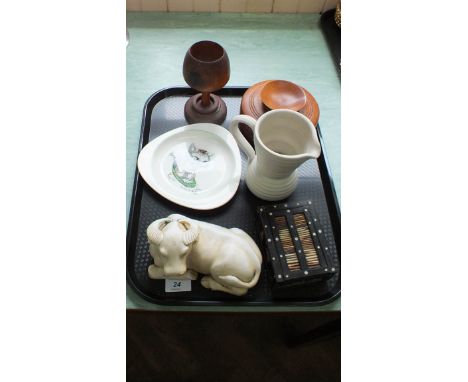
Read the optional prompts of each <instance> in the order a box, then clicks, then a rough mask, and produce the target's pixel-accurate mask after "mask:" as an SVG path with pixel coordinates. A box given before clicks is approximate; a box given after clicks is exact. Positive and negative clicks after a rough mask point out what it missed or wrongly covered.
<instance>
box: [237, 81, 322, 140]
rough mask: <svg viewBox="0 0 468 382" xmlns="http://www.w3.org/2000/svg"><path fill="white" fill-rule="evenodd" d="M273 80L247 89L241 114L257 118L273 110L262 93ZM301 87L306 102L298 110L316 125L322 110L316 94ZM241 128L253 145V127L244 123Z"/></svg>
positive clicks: (242, 102)
mask: <svg viewBox="0 0 468 382" xmlns="http://www.w3.org/2000/svg"><path fill="white" fill-rule="evenodd" d="M272 81H274V80H267V81H262V82H258V83H256V84H254V85H252V86H251V87H250V88H248V89H247V91H246V92H245V93H244V95H243V96H242V101H241V107H240V113H241V114H247V115H250V116H251V117H253V118H255V119H258V118H260V116H261V115H262V114H264V113H266V112H267V111H270V110H271V109H270V108H269V107H267V106H266V105H265V104H264V103H263V101H262V97H261V93H262V90H263V88H264V87H265V86H266V85H267V84H268V83H270V82H272ZM301 89H302V91H303V92H304V94H305V96H306V103H305V105H304V107H303V108H302V109H300V110H298V112H299V113H301V114H304V115H305V116H306V117H307V118H309V119H310V120H311V122H312V123H313V124H314V126H317V123H318V120H319V116H320V110H319V106H318V104H317V101H316V100H315V98H314V96H313V95H312V94H310V93H309V92H308V91H307V90H306V89H304V88H303V87H301ZM239 128H240V130H241V131H242V134H244V136H245V138H246V139H247V140H248V141H249V142H250V144H251V145H253V133H252V129H251V128H250V127H248V126H247V125H244V124H239Z"/></svg>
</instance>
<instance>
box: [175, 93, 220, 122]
mask: <svg viewBox="0 0 468 382" xmlns="http://www.w3.org/2000/svg"><path fill="white" fill-rule="evenodd" d="M226 114H227V108H226V104H225V103H224V101H223V100H222V99H221V97H219V96H217V95H215V94H210V103H209V104H208V106H203V105H202V94H201V93H198V94H195V95H194V96H192V97H190V98H189V99H188V101H187V102H186V103H185V107H184V115H185V119H186V120H187V122H188V123H198V122H207V123H215V124H217V125H220V124H221V123H223V122H224V120H225V119H226Z"/></svg>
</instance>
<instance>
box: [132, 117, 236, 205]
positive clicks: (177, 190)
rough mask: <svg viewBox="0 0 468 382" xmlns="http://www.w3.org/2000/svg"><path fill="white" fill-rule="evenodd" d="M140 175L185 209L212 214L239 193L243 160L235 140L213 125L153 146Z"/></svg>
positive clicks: (183, 130) (145, 152) (172, 134)
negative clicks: (209, 211) (211, 212)
mask: <svg viewBox="0 0 468 382" xmlns="http://www.w3.org/2000/svg"><path fill="white" fill-rule="evenodd" d="M138 171H139V172H140V175H141V176H142V177H143V179H144V180H145V182H146V183H147V184H148V185H149V186H150V187H151V188H152V189H153V190H154V191H156V192H157V193H158V194H160V195H161V196H163V197H165V198H166V199H168V200H170V201H172V202H174V203H177V204H179V205H181V206H185V207H189V208H193V209H196V210H210V209H213V208H217V207H220V206H222V205H224V204H225V203H227V202H228V201H229V200H231V198H232V197H233V196H234V194H235V193H236V191H237V188H238V187H239V181H240V176H241V158H240V152H239V148H238V146H237V143H236V141H235V140H234V137H233V136H232V135H231V133H230V132H229V131H228V130H227V129H225V128H224V127H221V126H218V125H214V124H212V123H196V124H193V125H188V126H182V127H179V128H177V129H174V130H171V131H169V132H167V133H165V134H162V135H160V136H159V137H157V138H156V139H154V140H152V141H151V142H149V143H148V144H147V145H146V146H145V147H143V149H142V150H141V152H140V155H139V156H138Z"/></svg>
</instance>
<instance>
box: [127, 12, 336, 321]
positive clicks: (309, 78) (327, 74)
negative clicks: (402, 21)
mask: <svg viewBox="0 0 468 382" xmlns="http://www.w3.org/2000/svg"><path fill="white" fill-rule="evenodd" d="M127 28H128V32H129V34H130V43H129V45H128V47H127V219H128V212H129V208H130V202H131V195H132V188H133V179H134V175H135V166H136V159H137V154H138V142H139V138H140V128H141V118H142V111H143V106H144V104H145V102H146V100H147V99H148V98H149V97H150V95H151V94H153V93H154V92H155V91H157V90H159V89H162V88H166V87H172V86H187V85H186V83H185V82H184V79H183V77H182V62H183V59H184V56H185V53H186V51H187V49H188V48H189V47H190V45H192V44H193V43H194V42H196V41H199V40H213V41H216V42H218V43H220V44H221V45H222V46H223V47H224V48H225V49H226V51H227V52H228V54H229V59H230V62H231V77H230V79H229V82H228V83H227V85H226V86H250V85H252V84H254V83H256V82H259V81H262V80H266V79H285V80H289V81H292V82H295V83H297V84H299V85H301V86H303V87H304V88H306V89H307V90H309V91H310V92H311V93H312V94H313V95H314V97H315V98H316V99H317V102H318V104H319V107H320V120H319V123H320V128H321V131H322V135H323V141H324V149H325V151H326V154H327V157H328V160H329V164H330V167H331V172H332V175H333V179H334V182H335V188H336V193H337V195H338V199H339V198H340V180H341V179H340V178H341V162H340V161H341V155H340V154H341V153H340V150H341V137H340V128H341V123H340V119H341V112H340V106H341V100H340V95H341V84H340V79H339V76H338V73H337V72H336V69H335V66H334V64H333V60H332V57H331V54H330V52H329V50H328V47H327V44H326V41H325V39H324V36H323V34H322V31H321V30H320V15H318V14H248V13H243V14H236V13H157V12H128V13H127ZM122 36H123V33H122ZM122 38H123V37H122ZM340 308H341V304H340V299H338V300H335V301H334V302H332V303H330V304H328V305H324V306H320V307H287V306H275V307H187V306H177V307H174V306H172V307H169V306H163V305H155V304H152V303H149V302H146V301H145V300H144V299H142V298H141V297H140V296H138V295H137V294H136V293H135V292H134V291H133V289H132V288H131V287H130V286H129V285H128V284H127V309H143V310H171V311H174V310H175V311H226V312H227V311H236V312H240V311H245V312H249V311H337V310H340Z"/></svg>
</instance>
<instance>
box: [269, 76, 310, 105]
mask: <svg viewBox="0 0 468 382" xmlns="http://www.w3.org/2000/svg"><path fill="white" fill-rule="evenodd" d="M260 97H261V99H262V102H263V103H264V104H265V105H266V106H267V107H268V108H270V109H272V110H274V109H289V110H294V111H299V110H301V109H302V108H304V106H305V104H306V102H307V98H306V95H305V93H304V91H303V90H302V88H300V87H299V86H297V85H296V84H293V83H292V82H289V81H283V80H274V81H270V82H268V83H267V84H266V85H265V86H264V87H263V89H262V90H261V92H260Z"/></svg>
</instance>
